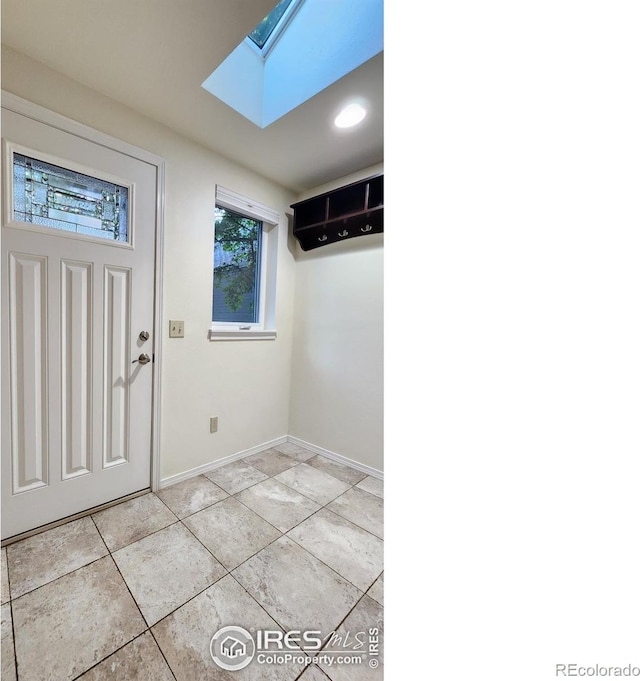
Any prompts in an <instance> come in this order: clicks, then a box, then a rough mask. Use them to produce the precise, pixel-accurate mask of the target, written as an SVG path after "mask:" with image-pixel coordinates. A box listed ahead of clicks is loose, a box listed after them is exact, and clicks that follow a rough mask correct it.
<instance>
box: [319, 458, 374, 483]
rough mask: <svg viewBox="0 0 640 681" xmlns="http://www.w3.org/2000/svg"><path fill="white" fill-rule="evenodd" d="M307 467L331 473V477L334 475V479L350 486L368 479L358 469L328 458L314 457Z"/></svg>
mask: <svg viewBox="0 0 640 681" xmlns="http://www.w3.org/2000/svg"><path fill="white" fill-rule="evenodd" d="M307 465H308V466H312V467H313V468H317V469H318V470H319V471H324V472H325V473H329V475H333V477H334V478H338V480H342V482H347V483H349V485H355V484H356V483H357V482H360V480H362V479H363V478H366V477H367V474H366V473H363V472H362V471H359V470H357V469H356V468H351V466H345V464H342V463H338V462H337V461H332V460H331V459H328V458H327V457H326V456H320V455H318V456H314V457H313V459H309V460H308V461H307Z"/></svg>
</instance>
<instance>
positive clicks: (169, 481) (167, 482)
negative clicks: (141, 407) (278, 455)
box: [160, 435, 384, 489]
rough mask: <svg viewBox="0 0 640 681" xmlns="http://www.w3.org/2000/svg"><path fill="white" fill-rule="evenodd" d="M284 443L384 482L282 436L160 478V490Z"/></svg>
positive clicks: (338, 457) (355, 463) (378, 475)
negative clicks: (302, 448)
mask: <svg viewBox="0 0 640 681" xmlns="http://www.w3.org/2000/svg"><path fill="white" fill-rule="evenodd" d="M285 442H290V443H291V444H293V445H297V446H298V447H304V448H305V449H308V450H310V451H312V452H315V453H316V454H320V455H321V456H326V457H327V459H331V460H332V461H336V462H337V463H342V464H344V465H345V466H350V467H351V468H355V469H356V470H358V471H361V472H362V473H366V474H367V475H370V476H371V477H372V478H377V479H378V480H384V473H383V472H382V471H379V470H378V469H377V468H372V467H371V466H367V465H366V464H363V463H359V462H358V461H354V460H353V459H349V458H347V457H346V456H343V455H342V454H336V452H332V451H330V450H328V449H324V448H323V447H318V446H317V445H314V444H311V443H310V442H305V441H304V440H301V439H300V438H299V437H293V436H292V435H283V436H282V437H278V438H276V439H275V440H271V441H269V442H264V443H263V444H261V445H256V446H255V447H251V448H250V449H245V450H243V451H241V452H236V453H235V454H230V455H229V456H225V457H223V458H222V459H217V460H216V461H212V462H211V463H205V464H203V465H202V466H196V467H195V468H191V469H190V470H188V471H184V472H183V473H178V474H177V475H170V476H169V477H168V478H162V480H160V489H164V488H165V487H170V486H171V485H175V484H177V483H178V482H183V481H184V480H188V479H189V478H194V477H195V476H196V475H202V474H203V473H207V472H208V471H212V470H215V469H216V468H220V467H221V466H226V465H227V464H228V463H232V462H233V461H239V460H240V459H244V458H245V457H247V456H251V455H252V454H257V453H258V452H263V451H265V449H271V447H276V446H277V445H281V444H284V443H285Z"/></svg>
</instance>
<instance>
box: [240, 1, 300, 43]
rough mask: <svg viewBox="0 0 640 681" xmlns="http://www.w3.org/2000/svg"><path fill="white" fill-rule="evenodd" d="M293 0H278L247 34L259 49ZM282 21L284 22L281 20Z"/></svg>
mask: <svg viewBox="0 0 640 681" xmlns="http://www.w3.org/2000/svg"><path fill="white" fill-rule="evenodd" d="M292 2H293V0H280V2H279V3H278V4H277V5H276V6H275V7H274V8H273V9H272V10H271V11H270V12H269V14H267V16H266V17H265V18H264V19H263V20H262V21H261V22H260V23H259V24H258V25H257V26H256V27H255V28H254V29H253V31H251V33H249V35H248V36H247V37H248V38H249V39H250V40H251V41H253V43H255V44H256V45H257V46H258V47H259V48H260V49H261V50H262V49H264V46H265V45H266V43H267V41H268V40H269V38H270V37H271V35H272V34H273V32H274V31H275V29H276V26H278V24H279V23H280V20H281V19H282V18H283V17H284V14H285V12H286V11H287V10H288V9H289V5H291V3H292ZM283 23H284V22H283Z"/></svg>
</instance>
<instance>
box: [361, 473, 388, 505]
mask: <svg viewBox="0 0 640 681" xmlns="http://www.w3.org/2000/svg"><path fill="white" fill-rule="evenodd" d="M356 487H359V488H360V489H363V490H364V491H365V492H369V493H370V494H375V495H376V496H377V497H380V498H381V499H384V482H383V481H382V480H379V479H378V478H374V477H372V476H370V475H367V477H366V478H364V480H361V481H360V482H359V483H358V484H357V485H356Z"/></svg>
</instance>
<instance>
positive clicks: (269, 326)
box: [209, 185, 280, 341]
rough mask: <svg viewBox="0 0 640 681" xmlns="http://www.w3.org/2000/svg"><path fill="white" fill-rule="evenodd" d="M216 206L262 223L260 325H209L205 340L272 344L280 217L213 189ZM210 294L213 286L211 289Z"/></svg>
mask: <svg viewBox="0 0 640 681" xmlns="http://www.w3.org/2000/svg"><path fill="white" fill-rule="evenodd" d="M216 206H220V207H222V208H228V209H229V210H232V211H235V212H237V213H240V214H242V215H246V216H248V217H250V218H253V219H254V220H260V221H261V222H262V248H261V260H260V321H259V322H258V323H256V324H238V323H237V322H214V321H212V322H211V328H210V330H209V340H211V341H220V340H275V339H276V338H277V332H276V328H275V321H276V320H275V298H276V295H275V294H276V291H275V282H276V261H277V252H278V229H277V228H278V225H279V224H280V214H279V213H278V211H276V210H275V209H274V208H271V207H269V206H267V205H265V204H263V203H260V202H259V201H254V200H253V199H251V198H249V197H247V196H243V195H242V194H238V193H237V192H234V191H233V190H231V189H226V188H225V187H221V186H220V185H216ZM211 290H212V291H213V286H212V287H211Z"/></svg>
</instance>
